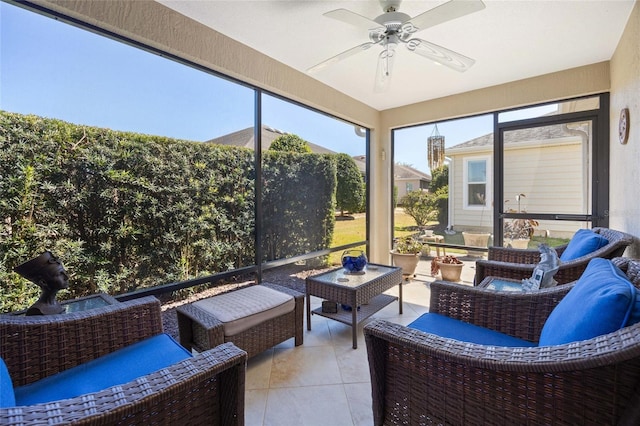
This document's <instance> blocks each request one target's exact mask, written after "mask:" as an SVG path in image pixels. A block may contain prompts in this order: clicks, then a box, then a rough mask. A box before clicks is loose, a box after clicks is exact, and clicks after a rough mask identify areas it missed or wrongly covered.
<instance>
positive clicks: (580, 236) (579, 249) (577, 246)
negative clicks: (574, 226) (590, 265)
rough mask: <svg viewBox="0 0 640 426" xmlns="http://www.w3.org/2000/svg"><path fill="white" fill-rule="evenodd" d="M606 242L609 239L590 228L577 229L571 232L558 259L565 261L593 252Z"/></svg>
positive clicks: (607, 242)
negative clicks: (570, 236) (571, 235)
mask: <svg viewBox="0 0 640 426" xmlns="http://www.w3.org/2000/svg"><path fill="white" fill-rule="evenodd" d="M607 244H609V240H607V239H606V238H605V237H603V236H602V235H600V234H596V233H595V232H593V231H592V230H590V229H578V231H577V232H576V233H575V234H573V237H572V238H571V241H569V244H568V245H567V248H565V249H564V251H563V252H562V254H561V255H560V260H562V261H563V262H567V261H569V260H573V259H577V258H579V257H582V256H585V255H587V254H589V253H593V252H594V251H596V250H598V249H599V248H602V247H604V246H606V245H607Z"/></svg>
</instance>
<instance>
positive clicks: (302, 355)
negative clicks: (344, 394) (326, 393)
mask: <svg viewBox="0 0 640 426" xmlns="http://www.w3.org/2000/svg"><path fill="white" fill-rule="evenodd" d="M339 383H342V378H341V376H340V370H339V368H338V361H337V360H336V354H335V351H334V349H333V347H332V346H311V347H309V346H307V347H305V346H304V345H303V346H298V347H297V348H295V349H274V353H273V366H272V368H271V380H270V383H269V386H270V388H271V389H274V388H285V387H295V386H314V385H327V384H339Z"/></svg>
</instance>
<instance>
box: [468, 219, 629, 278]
mask: <svg viewBox="0 0 640 426" xmlns="http://www.w3.org/2000/svg"><path fill="white" fill-rule="evenodd" d="M592 230H593V232H595V233H597V234H600V235H602V236H603V237H605V238H606V239H607V240H609V244H607V245H606V246H604V247H602V248H600V249H598V250H596V251H594V252H591V253H589V254H588V255H585V256H582V257H579V258H577V259H573V260H570V261H567V262H563V263H561V264H560V267H559V269H558V272H557V273H556V274H555V275H554V279H555V280H556V281H557V282H558V283H559V284H566V283H569V282H572V281H575V280H577V279H578V278H580V275H582V272H583V271H584V269H585V268H586V267H587V264H588V263H589V261H590V260H591V259H593V258H595V257H602V258H605V259H613V258H614V257H619V256H622V255H623V253H624V251H625V249H626V248H627V246H629V245H630V244H631V243H632V242H633V237H632V236H631V235H629V234H626V233H624V232H620V231H616V230H613V229H609V228H599V227H596V228H593V229H592ZM567 245H568V244H564V245H562V246H559V247H555V249H556V251H557V252H558V255H562V252H563V251H564V250H565V249H566V248H567ZM539 261H540V252H539V251H538V249H528V250H519V249H514V248H510V247H489V253H488V255H487V259H480V260H478V261H476V275H475V279H474V283H475V285H479V284H480V283H481V282H482V280H484V279H485V278H486V277H490V276H491V277H500V278H510V279H515V280H522V279H524V278H529V277H531V274H532V273H533V269H534V268H535V267H536V265H537V264H538V262H539Z"/></svg>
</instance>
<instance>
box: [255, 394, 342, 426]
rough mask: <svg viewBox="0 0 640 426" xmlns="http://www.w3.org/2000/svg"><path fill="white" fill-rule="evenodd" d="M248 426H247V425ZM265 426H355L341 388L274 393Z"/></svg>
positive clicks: (269, 399) (266, 413) (269, 402)
mask: <svg viewBox="0 0 640 426" xmlns="http://www.w3.org/2000/svg"><path fill="white" fill-rule="evenodd" d="M247 424H248V423H247ZM264 425H265V426H352V425H353V421H352V419H351V411H350V409H349V403H348V401H347V396H346V394H345V390H344V387H343V385H342V384H336V385H326V386H306V387H298V388H283V389H271V390H270V391H269V397H268V399H267V407H266V412H265V419H264Z"/></svg>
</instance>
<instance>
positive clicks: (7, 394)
mask: <svg viewBox="0 0 640 426" xmlns="http://www.w3.org/2000/svg"><path fill="white" fill-rule="evenodd" d="M15 406H16V397H15V395H14V393H13V382H12V381H11V376H9V370H7V365H6V364H5V363H4V360H3V359H2V358H0V408H7V407H15Z"/></svg>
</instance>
